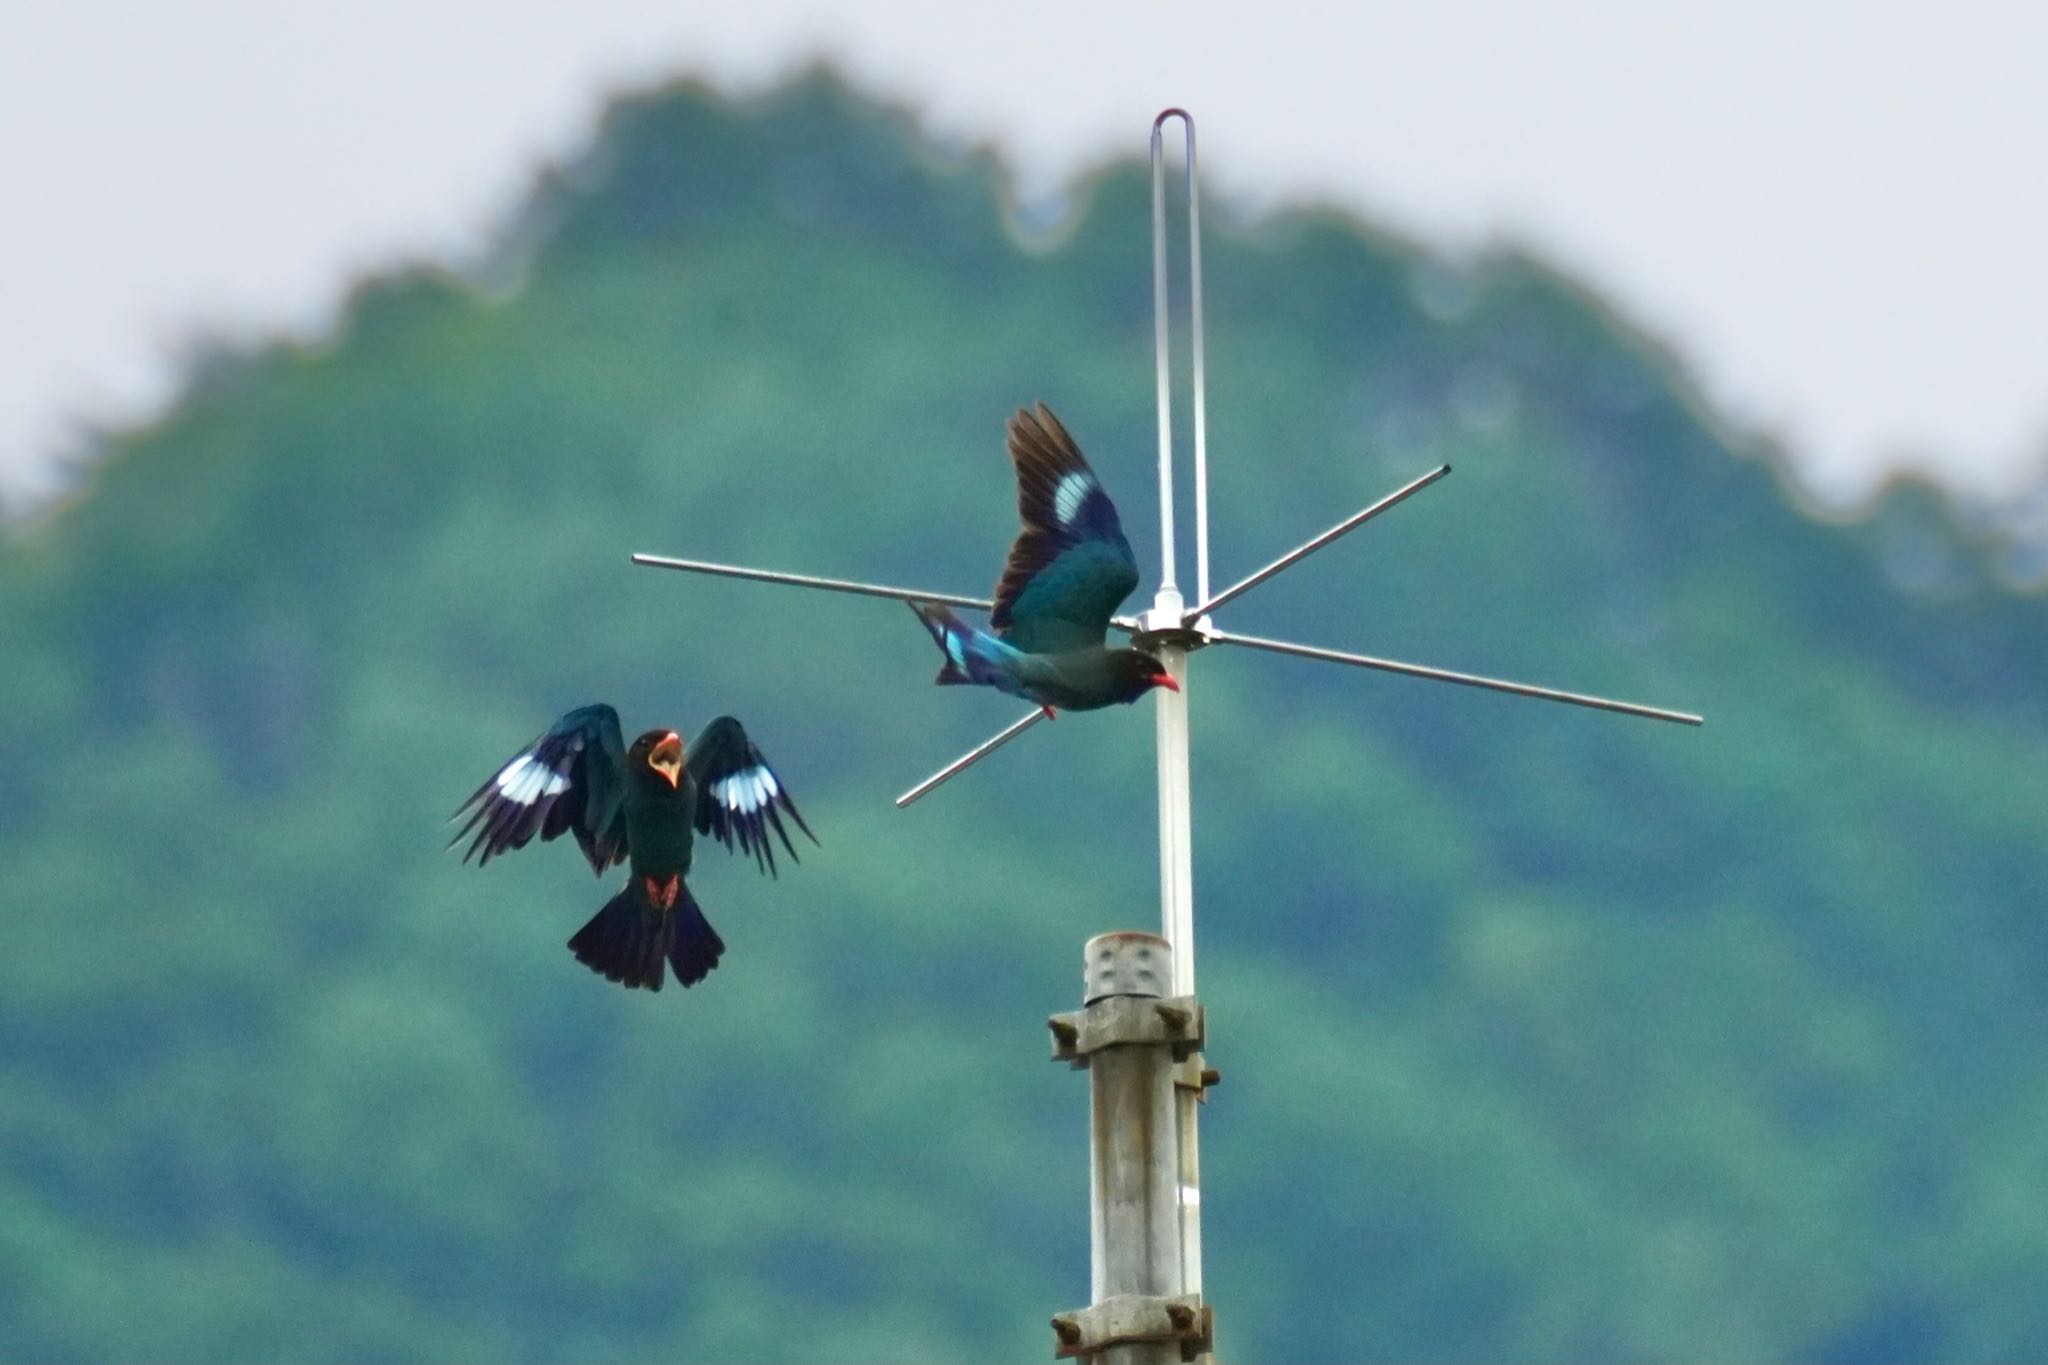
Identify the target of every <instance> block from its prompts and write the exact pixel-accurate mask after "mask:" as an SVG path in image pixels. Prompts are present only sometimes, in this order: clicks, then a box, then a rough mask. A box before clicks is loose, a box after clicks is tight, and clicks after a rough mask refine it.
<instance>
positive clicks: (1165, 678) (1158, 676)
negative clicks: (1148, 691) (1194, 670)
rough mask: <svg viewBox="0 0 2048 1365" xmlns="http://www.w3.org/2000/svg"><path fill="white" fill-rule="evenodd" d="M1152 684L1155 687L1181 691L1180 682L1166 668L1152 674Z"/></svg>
mask: <svg viewBox="0 0 2048 1365" xmlns="http://www.w3.org/2000/svg"><path fill="white" fill-rule="evenodd" d="M1152 685H1153V686H1154V687H1165V688H1171V689H1172V690H1173V691H1175V692H1178V691H1180V684H1179V683H1177V682H1175V681H1174V680H1173V674H1171V673H1168V672H1166V671H1165V670H1164V669H1161V670H1160V671H1159V672H1157V673H1154V674H1153V675H1152Z"/></svg>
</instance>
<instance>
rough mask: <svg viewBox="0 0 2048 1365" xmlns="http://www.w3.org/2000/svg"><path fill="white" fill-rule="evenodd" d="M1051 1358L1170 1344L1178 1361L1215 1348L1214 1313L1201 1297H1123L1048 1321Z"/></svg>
mask: <svg viewBox="0 0 2048 1365" xmlns="http://www.w3.org/2000/svg"><path fill="white" fill-rule="evenodd" d="M1052 1332H1053V1337H1054V1339H1055V1340H1056V1341H1057V1343H1058V1345H1056V1346H1055V1347H1054V1348H1053V1354H1054V1355H1056V1356H1102V1355H1104V1353H1105V1352H1107V1351H1108V1350H1110V1348H1112V1347H1117V1346H1151V1347H1157V1346H1161V1345H1170V1346H1172V1347H1173V1348H1174V1349H1175V1350H1177V1351H1178V1352H1179V1353H1180V1358H1181V1360H1182V1361H1191V1360H1196V1359H1199V1358H1200V1357H1201V1356H1203V1355H1204V1354H1206V1353H1207V1352H1209V1351H1212V1350H1214V1349H1215V1337H1216V1310H1215V1309H1213V1308H1211V1307H1210V1306H1209V1305H1208V1304H1206V1303H1203V1302H1202V1296H1201V1295H1200V1294H1182V1295H1180V1296H1179V1297H1178V1298H1171V1299H1158V1298H1146V1297H1144V1296H1142V1295H1137V1294H1126V1295H1123V1296H1121V1297H1118V1298H1113V1299H1104V1300H1103V1301H1102V1302H1101V1303H1098V1304H1094V1305H1092V1306H1090V1307H1087V1308H1083V1309H1080V1310H1079V1311H1077V1312H1073V1313H1058V1314H1055V1315H1054V1316H1053V1320H1052Z"/></svg>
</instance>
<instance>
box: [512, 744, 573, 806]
mask: <svg viewBox="0 0 2048 1365" xmlns="http://www.w3.org/2000/svg"><path fill="white" fill-rule="evenodd" d="M568 789H569V779H568V778H566V777H564V776H562V775H561V774H560V773H558V772H556V771H555V770H554V769H553V768H550V767H549V766H548V765H547V764H545V763H543V762H541V761H540V760H539V759H537V758H535V757H534V756H533V755H532V754H521V755H519V757H517V758H515V759H513V760H512V761H511V762H510V763H507V764H506V765H505V771H503V772H501V773H499V774H498V795H500V796H502V797H504V798H505V799H506V800H507V801H517V802H518V803H519V804H520V805H522V806H530V805H532V804H533V803H534V802H536V801H538V800H540V799H541V798H542V797H543V796H560V795H561V794H562V793H563V792H565V791H567V790H568Z"/></svg>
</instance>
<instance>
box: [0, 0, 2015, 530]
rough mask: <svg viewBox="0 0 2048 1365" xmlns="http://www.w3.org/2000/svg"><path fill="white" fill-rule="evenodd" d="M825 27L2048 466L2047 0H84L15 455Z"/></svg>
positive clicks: (311, 313)
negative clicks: (1170, 108) (1379, 0)
mask: <svg viewBox="0 0 2048 1365" xmlns="http://www.w3.org/2000/svg"><path fill="white" fill-rule="evenodd" d="M821 54H823V55H827V56H830V57H831V58H833V59H834V60H836V61H837V62H839V63H840V65H841V66H842V67H843V68H844V69H845V70H846V71H847V72H848V73H849V74H850V75H851V76H852V77H853V78H854V79H855V80H856V82H857V83H859V84H861V85H863V86H864V87H866V88H868V89H870V90H872V91H875V92H877V93H881V94H885V95H887V96H889V97H891V98H893V99H898V100H901V101H904V102H907V103H909V104H911V105H912V106H914V107H917V108H920V109H922V110H923V111H924V118H925V121H926V124H927V126H928V127H929V128H930V129H931V130H932V131H934V132H935V133H937V134H939V135H941V136H945V137H948V138H965V139H971V140H975V141H992V142H994V143H996V144H998V145H999V146H1001V147H1002V148H1003V149H1005V151H1006V152H1007V153H1008V154H1009V155H1010V157H1011V159H1012V161H1013V162H1014V164H1015V165H1016V166H1017V167H1018V169H1019V171H1020V173H1021V175H1022V176H1023V177H1024V179H1025V180H1026V183H1027V185H1028V186H1029V187H1030V188H1031V190H1032V191H1033V192H1037V193H1044V192H1048V191H1052V190H1056V189H1057V188H1058V187H1059V186H1061V185H1062V184H1064V183H1065V182H1066V181H1067V179H1068V178H1069V177H1070V176H1071V175H1072V174H1073V173H1074V172H1075V171H1077V170H1079V169H1081V168H1084V167H1086V166H1089V165H1091V164H1094V163H1097V162H1099V161H1100V160H1102V159H1103V158H1105V157H1107V156H1109V155H1111V154H1114V153H1128V154H1132V155H1137V154H1141V153H1142V151H1143V148H1144V143H1145V136H1146V133H1147V130H1148V128H1149V124H1150V120H1151V117H1152V115H1153V113H1154V112H1156V111H1157V110H1158V109H1159V108H1161V107H1163V106H1165V105H1167V104H1182V105H1186V106H1187V107H1189V108H1191V109H1192V110H1194V112H1195V114H1196V117H1197V118H1198V119H1199V120H1200V125H1201V132H1202V152H1203V169H1204V173H1205V181H1206V185H1207V187H1208V190H1209V193H1210V194H1211V195H1216V194H1223V193H1228V194H1233V195H1238V196H1242V197H1244V198H1246V199H1248V200H1250V201H1252V202H1255V203H1258V204H1270V203H1276V202H1285V201H1288V200H1291V199H1296V198H1302V197H1312V198H1315V199H1319V200H1322V201H1326V202H1332V201H1333V202H1336V203H1339V204H1343V205H1346V206H1350V207H1353V208H1356V209H1358V210H1360V211H1362V212H1364V213H1367V214H1369V215H1371V216H1373V217H1375V218H1377V219H1378V220H1380V221H1382V222H1384V223H1387V224H1389V225H1391V226H1393V227H1394V228H1396V229H1397V230H1400V231H1402V232H1404V233H1407V234H1409V235H1413V236H1418V237H1422V238H1424V239H1427V240H1430V241H1433V242H1436V243H1440V244H1441V245H1442V246H1443V247H1444V248H1445V249H1446V250H1449V251H1453V252H1459V251H1469V250H1473V249H1477V248H1479V247H1481V246H1483V245H1484V244H1486V243H1487V242H1489V241H1492V240H1497V239H1502V238H1506V239H1512V240H1514V241H1517V242H1519V243H1522V244H1525V245H1527V246H1529V247H1532V248H1534V249H1535V250H1537V251H1538V252H1540V253H1541V254H1543V255H1545V256H1546V257H1548V258H1549V259H1551V260H1553V261H1555V262H1557V263H1559V264H1561V265H1562V266H1564V267H1566V268H1567V269H1569V270H1571V271H1573V272H1574V273H1576V274H1578V275H1579V276H1581V277H1582V278H1584V279H1586V280H1588V281H1589V282H1590V283H1592V284H1593V285H1594V286H1595V287H1596V288H1598V289H1599V290H1601V291H1602V292H1603V293H1604V294H1605V295H1606V296H1607V297H1609V298H1610V299H1611V300H1613V301H1614V302H1615V303H1616V304H1617V305H1618V306H1619V307H1620V308H1621V310H1622V311H1623V312H1624V313H1625V314H1626V315H1628V316H1629V317H1630V318H1632V319H1633V320H1634V321H1635V322H1636V323H1637V324H1638V325H1639V326H1642V327H1644V328H1646V329H1647V330H1648V331H1650V332H1651V333H1652V334H1653V335H1656V336H1657V337H1659V338H1661V339H1662V340H1663V341H1664V342H1665V343H1666V344H1668V345H1669V346H1671V347H1672V348H1673V349H1674V350H1676V351H1677V352H1678V353H1679V354H1680V355H1682V356H1683V357H1685V358H1686V359H1687V360H1688V361H1689V362H1691V363H1692V364H1693V365H1694V366H1695V367H1696V368H1697V370H1698V372H1699V374H1700V375H1701V376H1702V378H1703V379H1704V381H1705V383H1706V386H1707V388H1708V391H1709V393H1710V394H1712V395H1713V396H1714V398H1715V399H1716V400H1717V401H1718V402H1719V404H1720V405H1721V406H1722V407H1723V408H1724V409H1725V410H1726V411H1727V412H1729V413H1730V414H1731V415H1732V416H1733V417H1734V418H1735V419H1736V420H1737V421H1738V422H1740V423H1742V424H1745V425H1749V426H1755V427H1761V428H1763V429H1765V430H1767V431H1770V432H1772V433H1774V434H1776V435H1777V436H1778V437H1779V438H1781V439H1782V440H1783V441H1785V442H1786V443H1787V444H1788V445H1789V446H1790V447H1791V449H1792V451H1793V453H1794V455H1795V456H1796V457H1797V459H1798V462H1799V464H1800V466H1801V467H1802V468H1803V469H1804V470H1805V471H1806V474H1807V477H1808V478H1809V479H1810V480H1812V481H1813V482H1815V483H1816V484H1817V485H1820V486H1823V487H1826V488H1828V489H1830V490H1834V491H1836V492H1853V491H1855V490H1857V489H1860V488H1864V487H1867V486H1868V485H1869V484H1870V483H1871V482H1872V481H1873V480H1874V479H1876V478H1877V477H1879V476H1880V475H1881V474H1882V472H1883V471H1884V470H1885V469H1887V468H1889V467H1892V466H1895V465H1896V464H1898V463H1900V462H1902V461H1906V462H1910V463H1913V464H1915V465H1917V466H1920V467H1923V468H1931V469H1934V470H1937V471H1938V472H1939V473H1940V474H1941V476H1942V477H1943V478H1944V479H1946V480H1948V481H1949V482H1950V483H1952V484H1953V485H1955V486H1956V487H1958V488H1962V489H1966V490H1971V491H1975V492H1980V493H1996V492H1999V491H2001V490H2009V489H2014V488H2017V487H2020V486H2022V485H2023V484H2025V483H2029V482H2032V481H2033V479H2034V478H2038V476H2039V475H2040V474H2042V473H2043V472H2044V471H2048V262H2044V260H2043V256H2044V250H2043V244H2044V243H2048V171H2044V169H2043V162H2044V156H2043V150H2044V134H2048V76H2044V75H2043V73H2044V72H2048V3H2040V2H2039V0H2026V3H1980V4H1935V3H1930V2H1929V0H1915V2H1914V3H1901V2H1899V0H1809V2H1807V3H1801V0H1718V2H1717V3H1712V4H1705V3H1692V2H1691V0H1686V2H1685V3H1675V4H1671V3H1667V4H1650V5H1646V4H1642V3H1640V0H1581V2H1580V3H1577V4H1554V3H1553V4H1525V5H1505V4H1501V5H1489V4H1481V3H1475V0H1432V2H1430V3H1414V4H1388V5H1381V6H1374V7H1369V6H1357V7H1345V6H1339V5H1335V4H1315V3H1307V2H1306V0H1264V2H1263V3H1258V4H1235V5H1224V4H1213V3H1188V4H1183V5H1181V6H1179V7H1167V6H1146V5H1129V4H1105V3H1095V4H1080V3H1043V4H1038V5H1033V6H1028V7H1027V6H1004V7H1000V8H999V7H993V6H990V7H975V6H970V5H963V4H958V3H952V4H945V3H919V2H918V0H871V2H870V3H864V4H858V5H856V4H850V3H849V4H844V5H836V6H834V5H819V4H803V3H795V2H794V0H748V2H747V3H745V4H732V5H726V6H717V7H714V6H708V5H702V4H695V3H690V0H665V2H664V0H573V2H572V0H557V2H556V3H547V2H545V0H494V3H461V2H460V0H348V2H347V3H328V2H327V0H291V2H290V3H285V4H279V3H277V0H158V2H157V3H93V2H92V0H67V3H63V4H56V3H40V4H33V3H23V4H20V5H17V6H15V7H14V8H13V10H12V12H11V13H10V14H9V18H8V24H7V41H6V43H5V44H4V45H0V129H5V132H4V134H0V136H4V138H5V139H6V141H5V153H6V156H5V163H6V167H7V172H8V176H9V180H10V181H11V184H10V189H11V193H10V194H9V195H8V196H7V199H6V206H5V211H4V213H0V299H4V300H5V311H4V314H0V317H4V322H0V489H12V490H15V491H17V492H19V491H22V490H25V489H33V488H34V487H36V486H37V483H38V478H39V476H45V477H46V476H47V471H48V470H49V469H50V468H51V462H52V459H53V457H54V456H55V455H56V454H58V453H59V452H61V451H62V450H63V449H64V447H65V445H66V441H67V439H68V438H67V433H68V432H69V431H70V430H71V429H72V426H73V424H74V423H75V421H76V420H77V419H79V418H81V417H83V418H88V419H93V420H98V421H107V420H118V419H123V418H125V419H135V418H139V417H146V416H147V415H148V414H149V413H150V412H151V411H152V410H153V409H154V408H155V407H156V406H157V405H159V404H161V403H162V402H163V401H164V399H165V397H166V395H167V392H168V386H169V379H170V376H171V374H172V373H173V365H172V360H173V358H174V357H175V356H176V355H177V354H178V353H179V351H180V348H181V346H182V345H184V344H185V343H186V340H187V339H188V338H190V337H192V336H195V335H204V334H210V333H214V334H217V333H222V332H226V333H228V334H231V335H246V334H253V333H260V332H264V331H272V330H278V329H289V330H298V331H311V330H313V329H316V328H317V327H318V326H319V325H320V323H321V321H322V319H323V318H325V317H326V316H328V315H329V314H330V313H331V310H332V308H333V305H334V303H335V300H336V299H337V297H338V296H339V294H340V293H341V292H342V290H343V289H344V288H345V287H346V284H347V282H348V281H349V279H350V278H351V276H352V275H353V274H354V273H355V272H357V271H360V270H362V269H364V268H366V267H371V266H375V265H378V264H382V263H389V262H392V261H394V260H399V259H416V258H420V257H441V258H449V259H460V257H461V255H462V253H463V252H464V251H465V250H468V249H471V248H473V247H474V246H475V245H476V244H477V243H478V242H479V241H480V240H481V234H482V233H484V232H485V231H486V230H487V229H488V228H489V227H490V226H491V225H492V224H493V223H495V222H497V221H499V220H500V219H501V218H502V216H503V214H504V212H505V210H506V209H507V208H508V206H509V205H510V204H511V203H512V202H513V201H514V199H515V198H516V196H517V195H518V194H519V193H520V192H521V190H522V189H523V188H524V187H525V185H526V184H527V183H528V180H529V177H530V175H531V172H532V169H533V167H534V166H535V165H536V164H537V163H538V161H539V160H541V159H542V158H545V157H549V156H556V155H560V154H563V153H564V152H567V151H569V150H572V149H574V148H575V147H577V146H579V145H580V144H582V143H583V142H584V141H585V140H586V139H587V138H588V136H589V135H590V132H591V129H592V126H593V123H594V119H595V115H596V111H597V110H598V108H599V107H600V104H601V101H602V99H603V96H604V95H605V94H606V92H608V91H611V90H615V89H618V88H620V87H622V86H633V85H638V84H643V83H646V82H648V81H650V80H653V79H655V78H658V77H661V76H666V75H670V74H677V73H684V74H698V75H704V76H708V77H710V78H711V79H713V80H714V81H716V82H718V83H720V84H722V85H725V86H728V87H731V88H733V89H738V90H745V89H754V88H758V87H759V86H761V85H763V84H764V83H767V82H769V81H771V80H773V79H775V78H776V77H778V76H780V75H782V74H784V73H785V72H787V71H788V70H789V68H791V67H792V66H794V65H797V64H800V63H803V62H806V61H809V60H811V59H813V58H815V57H817V56H819V55H821Z"/></svg>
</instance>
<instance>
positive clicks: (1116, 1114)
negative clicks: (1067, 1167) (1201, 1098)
mask: <svg viewBox="0 0 2048 1365" xmlns="http://www.w3.org/2000/svg"><path fill="white" fill-rule="evenodd" d="M1084 951H1085V955H1086V956H1085V967H1084V971H1085V973H1086V978H1085V979H1086V988H1085V990H1084V992H1083V996H1082V999H1083V1006H1082V1008H1081V1009H1080V1010H1079V1011H1078V1012H1076V1013H1072V1014H1056V1015H1054V1016H1053V1017H1052V1018H1051V1019H1050V1020H1048V1021H1047V1022H1048V1024H1049V1026H1050V1027H1051V1029H1052V1035H1053V1047H1052V1054H1053V1058H1054V1060H1056V1061H1065V1062H1069V1063H1071V1064H1072V1065H1073V1066H1075V1067H1077V1068H1083V1069H1086V1070H1087V1072H1088V1116H1089V1124H1088V1132H1089V1138H1088V1169H1089V1197H1088V1218H1089V1268H1090V1287H1091V1291H1092V1294H1093V1298H1094V1302H1093V1303H1091V1304H1090V1305H1089V1306H1088V1307H1087V1308H1084V1309H1078V1310H1076V1311H1074V1312H1069V1313H1061V1314H1058V1315H1057V1316H1055V1317H1054V1318H1053V1320H1052V1325H1053V1332H1054V1337H1055V1343H1054V1351H1055V1354H1057V1355H1061V1356H1078V1357H1082V1358H1084V1359H1086V1360H1089V1361H1093V1362H1097V1365H1169V1362H1179V1361H1184V1360H1193V1359H1194V1358H1195V1357H1196V1356H1197V1355H1199V1354H1201V1353H1203V1352H1205V1351H1207V1350H1208V1349H1209V1339H1210V1336H1211V1329H1210V1314H1209V1311H1208V1309H1207V1308H1206V1307H1205V1306H1204V1304H1203V1303H1202V1299H1201V1295H1200V1294H1198V1293H1185V1292H1183V1286H1182V1270H1183V1267H1182V1260H1181V1226H1180V1163H1181V1151H1180V1124H1179V1121H1178V1117H1179V1116H1178V1114H1177V1113H1176V1108H1177V1103H1178V1102H1177V1100H1176V1096H1175V1078H1176V1076H1177V1075H1178V1074H1179V1072H1180V1071H1181V1069H1182V1066H1181V1064H1182V1063H1184V1062H1186V1061H1187V1059H1188V1058H1189V1057H1190V1056H1194V1055H1196V1054H1197V1053H1198V1052H1199V1050H1200V1049H1201V1046H1202V1042H1203V1032H1204V1028H1203V1024H1204V1021H1203V1017H1202V1007H1201V1005H1200V1004H1199V1003H1197V1002H1196V1001H1195V999H1194V998H1193V997H1192V996H1171V995H1169V994H1168V991H1169V990H1170V989H1171V988H1172V982H1173V949H1172V947H1171V946H1170V945H1169V944H1168V943H1167V941H1166V940H1165V939H1163V938H1161V937H1159V936H1158V935H1157V934H1144V933H1136V932H1125V933H1115V934H1100V935H1097V936H1096V937H1094V938H1092V939H1090V940H1088V946H1087V948H1086V949H1085V950H1084Z"/></svg>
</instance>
